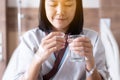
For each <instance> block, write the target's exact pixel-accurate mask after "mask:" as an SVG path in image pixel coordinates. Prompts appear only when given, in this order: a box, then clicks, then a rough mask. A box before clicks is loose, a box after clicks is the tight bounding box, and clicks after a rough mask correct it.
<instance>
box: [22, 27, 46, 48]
mask: <svg viewBox="0 0 120 80" xmlns="http://www.w3.org/2000/svg"><path fill="white" fill-rule="evenodd" d="M44 36H45V32H43V31H42V30H40V29H39V28H35V29H31V30H29V31H27V32H25V33H24V34H23V35H22V36H21V37H20V42H21V43H24V44H25V45H27V46H29V47H35V46H39V44H40V42H41V39H42V38H43V37H44Z"/></svg>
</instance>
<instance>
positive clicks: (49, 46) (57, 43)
mask: <svg viewBox="0 0 120 80" xmlns="http://www.w3.org/2000/svg"><path fill="white" fill-rule="evenodd" d="M64 36H65V34H64V33H62V32H51V33H50V34H48V35H47V36H46V37H44V38H43V39H42V40H41V44H40V47H39V49H38V51H37V53H36V55H38V56H39V58H40V62H41V61H42V63H43V62H44V61H45V60H47V59H48V57H49V56H50V55H51V54H52V53H53V52H55V51H58V50H60V49H62V48H64V47H65V42H66V40H65V37H64Z"/></svg>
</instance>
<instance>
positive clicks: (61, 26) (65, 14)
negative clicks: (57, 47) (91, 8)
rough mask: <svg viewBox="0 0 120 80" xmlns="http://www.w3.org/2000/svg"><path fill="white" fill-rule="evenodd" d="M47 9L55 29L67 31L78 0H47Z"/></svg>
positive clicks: (48, 16)
mask: <svg viewBox="0 0 120 80" xmlns="http://www.w3.org/2000/svg"><path fill="white" fill-rule="evenodd" d="M45 11H46V16H47V18H48V20H49V22H50V23H51V24H52V26H53V30H55V31H62V32H66V31H67V29H68V27H69V24H70V23H71V22H72V20H73V18H74V16H75V11H76V0H45Z"/></svg>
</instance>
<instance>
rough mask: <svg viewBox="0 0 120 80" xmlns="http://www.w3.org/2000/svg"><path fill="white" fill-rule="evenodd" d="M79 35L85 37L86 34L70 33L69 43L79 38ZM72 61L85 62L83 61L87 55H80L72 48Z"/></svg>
mask: <svg viewBox="0 0 120 80" xmlns="http://www.w3.org/2000/svg"><path fill="white" fill-rule="evenodd" d="M78 37H85V35H84V34H79V35H68V40H69V44H70V43H72V41H73V40H74V39H75V38H78ZM70 61H72V62H83V61H85V57H84V56H80V55H79V54H76V53H74V52H73V51H72V50H70Z"/></svg>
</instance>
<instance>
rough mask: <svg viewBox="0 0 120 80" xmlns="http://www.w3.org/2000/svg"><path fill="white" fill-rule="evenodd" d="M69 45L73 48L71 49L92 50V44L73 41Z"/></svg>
mask: <svg viewBox="0 0 120 80" xmlns="http://www.w3.org/2000/svg"><path fill="white" fill-rule="evenodd" d="M69 45H70V46H73V47H88V48H92V44H91V43H86V42H76V41H73V42H72V43H70V44H69Z"/></svg>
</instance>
